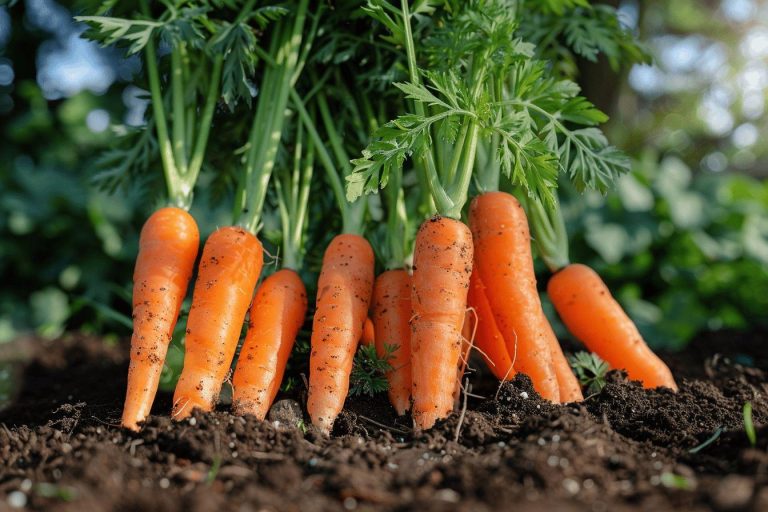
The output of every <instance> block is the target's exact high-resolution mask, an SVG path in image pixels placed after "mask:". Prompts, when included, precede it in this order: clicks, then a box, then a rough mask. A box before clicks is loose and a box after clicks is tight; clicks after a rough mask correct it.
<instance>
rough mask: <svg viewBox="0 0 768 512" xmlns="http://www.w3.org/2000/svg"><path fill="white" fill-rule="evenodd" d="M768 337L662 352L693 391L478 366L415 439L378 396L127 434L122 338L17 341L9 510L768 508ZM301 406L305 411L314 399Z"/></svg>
mask: <svg viewBox="0 0 768 512" xmlns="http://www.w3.org/2000/svg"><path fill="white" fill-rule="evenodd" d="M765 339H766V337H765V334H761V333H753V334H734V333H719V334H713V335H708V336H706V337H702V338H700V339H699V340H697V341H696V342H694V343H693V344H692V345H690V347H689V348H688V349H687V351H686V352H684V353H681V354H674V355H665V356H664V357H665V359H666V360H667V361H668V362H669V364H670V366H671V367H672V369H673V372H675V374H676V376H677V378H678V382H679V383H680V392H679V393H672V392H671V391H667V390H662V389H660V390H652V391H647V390H643V389H642V388H641V387H640V386H638V385H637V384H636V383H633V382H629V381H627V379H626V376H625V375H623V374H622V373H620V372H612V373H611V374H609V379H608V381H609V382H608V384H607V385H606V386H605V388H604V389H603V390H602V392H600V393H599V394H597V395H594V396H591V397H589V398H587V400H586V401H585V402H583V403H582V404H570V405H562V406H556V405H552V404H550V403H548V402H545V401H542V400H541V399H540V398H539V397H538V395H537V394H536V393H535V391H533V389H532V387H531V385H530V381H529V380H528V378H527V377H525V376H522V375H519V376H518V377H517V378H516V379H515V380H514V381H512V382H511V383H507V384H504V385H503V386H501V387H499V386H498V385H497V384H496V383H495V382H494V381H493V379H492V377H491V376H490V375H489V374H487V373H485V372H483V371H482V369H481V368H479V366H481V365H482V363H476V364H474V366H476V367H478V370H477V371H475V373H473V374H471V376H470V382H471V383H472V386H473V389H474V391H473V392H472V394H473V395H476V396H470V397H468V400H467V407H466V410H463V411H462V409H463V408H460V409H459V410H458V411H457V412H456V413H454V414H453V415H452V416H451V417H449V418H448V419H447V420H445V421H443V422H441V423H439V424H438V426H437V427H436V428H435V429H433V430H431V431H429V432H426V433H422V434H414V433H413V431H412V429H411V422H410V419H408V418H397V417H396V416H395V414H394V411H393V410H392V408H391V407H390V406H389V404H388V402H387V400H386V396H385V395H381V396H376V397H374V398H365V399H360V398H356V399H350V400H348V403H347V407H346V409H345V412H344V413H343V414H342V417H341V418H339V420H338V421H337V423H336V426H335V429H334V432H333V435H332V436H331V438H324V437H322V436H320V435H318V434H316V433H314V432H313V431H312V430H311V428H307V427H305V426H304V423H303V422H302V423H299V425H295V424H290V423H291V422H288V424H286V423H285V422H283V423H277V424H276V423H275V422H270V421H267V422H261V421H258V420H256V419H254V418H252V417H244V418H243V417H237V416H233V415H231V414H230V413H229V412H228V411H227V410H226V407H224V406H222V407H221V408H220V410H218V411H216V412H214V413H210V414H200V413H195V414H194V415H193V416H192V417H191V418H190V419H188V420H185V421H183V422H181V423H174V422H171V421H170V419H169V418H168V414H167V413H168V411H169V410H170V396H169V395H167V394H161V395H160V396H159V397H158V399H157V400H156V403H155V408H154V412H155V413H156V416H152V417H151V418H150V419H149V421H148V422H147V424H146V426H145V427H144V429H143V430H142V432H141V433H132V432H128V431H125V430H122V429H121V428H120V427H119V426H118V423H119V418H120V407H121V405H122V399H123V396H124V391H125V388H124V386H125V375H126V372H127V361H126V355H127V348H126V346H109V345H107V344H105V343H104V342H103V341H102V340H100V339H97V338H94V337H88V336H84V335H77V334H72V335H68V336H66V337H65V338H63V339H60V340H54V341H50V342H43V341H39V340H25V341H20V342H18V343H23V344H24V346H23V347H21V349H20V350H18V352H19V353H24V354H27V356H26V359H27V360H28V361H27V363H26V365H25V366H26V368H25V371H24V373H23V386H22V388H21V390H20V393H19V394H18V396H17V397H16V400H15V402H14V404H13V405H12V406H10V407H9V408H6V409H5V410H3V411H0V510H5V509H11V507H19V508H29V509H34V510H72V511H86V510H119V511H123V510H142V511H150V510H163V511H175V510H179V511H181V510H184V511H198V510H199V511H204V510H205V511H207V510H236V511H273V510H274V511H277V510H280V511H283V510H286V511H291V510H302V511H324V510H360V511H365V510H424V511H431V510H466V511H470V510H471V511H485V510H515V511H533V510H559V511H576V510H589V511H594V512H600V511H635V510H653V511H654V512H659V511H663V510H673V509H674V510H691V511H698V510H722V511H728V510H752V511H756V512H757V511H766V510H768V451H767V447H768V427H766V425H768V343H765ZM0 355H1V354H0ZM299 381H301V380H300V379H299ZM289 398H294V399H296V400H298V401H299V402H300V403H302V404H303V403H304V396H303V391H302V390H298V391H296V392H294V394H293V396H291V397H289ZM746 402H751V404H752V408H753V412H752V417H753V421H754V424H755V426H756V428H755V430H756V437H757V443H756V445H755V446H754V447H753V446H752V445H751V444H750V441H749V439H748V437H747V435H746V433H745V428H744V419H743V407H744V404H745V403H746ZM286 410H290V407H288V408H286ZM718 433H719V434H718ZM715 435H717V437H716V439H714V441H712V442H711V443H710V444H708V445H706V446H704V447H702V446H701V445H702V444H703V443H705V442H706V441H707V440H708V439H710V438H712V437H713V436H715ZM697 447H698V448H697Z"/></svg>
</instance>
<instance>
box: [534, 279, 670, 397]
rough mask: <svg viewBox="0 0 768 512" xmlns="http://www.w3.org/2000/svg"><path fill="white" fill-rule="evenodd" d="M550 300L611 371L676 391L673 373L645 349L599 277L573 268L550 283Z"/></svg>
mask: <svg viewBox="0 0 768 512" xmlns="http://www.w3.org/2000/svg"><path fill="white" fill-rule="evenodd" d="M547 291H548V292H549V297H550V299H552V303H553V304H554V305H555V309H557V312H558V313H559V314H560V318H562V319H563V322H564V323H565V325H566V326H567V327H568V329H569V330H570V331H571V332H572V333H573V335H574V336H576V337H577V338H578V339H579V340H581V341H582V342H583V343H584V344H585V345H586V346H587V348H588V349H589V350H591V351H592V352H595V353H596V354H597V355H599V356H600V357H602V358H603V359H604V360H605V361H606V362H607V363H608V364H609V365H611V367H612V368H624V369H626V370H627V374H628V375H629V378H630V379H634V380H639V381H642V383H643V386H645V387H646V388H655V387H659V386H665V387H668V388H672V389H675V390H676V389H677V384H675V379H674V377H672V372H670V371H669V368H668V367H667V365H666V364H664V362H663V361H662V360H661V359H659V357H658V356H657V355H656V354H654V353H653V352H652V351H651V349H650V348H648V345H646V343H645V341H644V340H643V337H642V336H641V335H640V332H639V331H638V330H637V327H636V326H635V324H634V323H633V322H632V320H631V319H630V318H629V317H628V316H627V314H626V313H625V312H624V310H623V309H622V308H621V306H620V305H619V303H618V302H616V300H615V299H614V298H613V296H612V295H611V292H610V290H608V287H607V286H606V285H605V283H604V282H603V280H602V279H601V278H600V276H599V275H598V274H597V273H596V272H595V271H594V270H592V269H591V268H589V267H587V266H586V265H580V264H572V265H568V266H567V267H565V268H563V269H562V270H560V271H559V272H557V273H556V274H555V275H554V276H552V278H551V279H550V280H549V285H548V287H547Z"/></svg>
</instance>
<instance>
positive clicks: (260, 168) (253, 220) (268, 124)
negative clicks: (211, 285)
mask: <svg viewBox="0 0 768 512" xmlns="http://www.w3.org/2000/svg"><path fill="white" fill-rule="evenodd" d="M308 3H309V0H301V1H300V2H299V5H298V7H297V9H296V17H295V19H294V22H293V27H292V29H291V30H290V31H289V32H288V33H287V37H286V34H283V33H282V32H283V31H281V30H279V29H278V30H276V35H275V39H274V40H273V48H274V50H275V54H276V58H275V61H276V64H277V66H276V67H270V68H269V69H268V70H267V71H266V72H265V74H264V82H265V83H267V84H270V85H272V86H273V88H274V89H272V90H274V91H275V92H274V93H269V94H267V92H266V91H264V90H262V94H261V95H260V96H259V102H258V105H257V114H256V117H255V118H254V123H253V126H252V128H251V137H250V140H251V147H250V150H249V153H248V156H247V159H246V169H245V181H246V192H245V200H246V204H247V208H246V211H245V213H244V214H243V215H241V217H240V224H242V225H244V226H245V227H246V229H248V230H249V231H251V232H253V233H255V232H256V231H258V229H259V223H260V220H261V211H262V209H263V207H264V201H265V199H266V196H267V186H268V185H269V178H270V176H271V175H272V170H273V168H274V165H275V158H276V156H277V151H278V149H279V146H280V138H281V134H282V131H283V121H284V119H285V109H286V106H287V104H288V95H289V91H290V90H292V88H293V83H292V80H293V79H294V77H298V74H297V73H295V71H296V68H297V64H298V60H299V52H300V51H301V41H302V34H303V32H304V21H305V18H306V14H307V4H308ZM262 112H266V114H265V115H262Z"/></svg>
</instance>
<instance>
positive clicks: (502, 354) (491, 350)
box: [467, 266, 515, 380]
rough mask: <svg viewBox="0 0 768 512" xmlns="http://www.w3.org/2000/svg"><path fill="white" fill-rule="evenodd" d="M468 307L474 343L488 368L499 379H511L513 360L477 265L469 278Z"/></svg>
mask: <svg viewBox="0 0 768 512" xmlns="http://www.w3.org/2000/svg"><path fill="white" fill-rule="evenodd" d="M467 302H468V303H469V307H470V308H472V309H473V310H474V313H473V314H472V313H471V314H470V318H471V320H472V324H473V327H474V329H473V330H474V331H475V332H474V336H475V339H474V345H475V346H476V347H477V348H478V352H480V355H481V356H482V357H483V359H484V360H485V363H486V364H487V365H488V368H489V369H490V370H491V373H493V375H494V376H496V378H497V379H500V380H512V379H513V378H514V377H515V371H514V369H513V367H512V365H513V363H514V361H513V360H512V358H513V357H514V356H510V354H509V352H508V351H507V345H506V343H505V342H504V336H502V335H501V332H499V328H498V326H497V325H496V319H495V318H494V316H493V311H492V310H491V306H490V304H488V298H487V297H486V296H485V286H484V285H483V281H482V280H481V279H480V275H479V274H478V272H477V267H476V266H475V270H474V271H473V272H472V276H471V277H470V279H469V295H468V297H467Z"/></svg>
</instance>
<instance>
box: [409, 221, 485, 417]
mask: <svg viewBox="0 0 768 512" xmlns="http://www.w3.org/2000/svg"><path fill="white" fill-rule="evenodd" d="M472 252H473V246H472V234H471V233H470V231H469V228H467V226H466V225H465V224H464V223H462V222H461V221H458V220H454V219H451V218H449V217H440V216H436V217H433V218H431V219H429V220H427V221H425V222H423V223H422V224H421V227H420V228H419V232H418V233H417V235H416V244H415V248H414V261H413V263H414V266H413V278H412V292H411V308H412V311H413V316H412V318H411V377H412V380H413V387H412V394H413V420H414V423H415V425H416V427H417V428H419V429H428V428H431V427H432V426H433V425H434V424H435V421H437V420H438V419H441V418H445V417H446V416H447V415H448V414H449V413H450V412H451V409H452V408H453V391H454V383H455V381H456V369H457V367H458V364H459V360H460V358H461V347H462V325H463V323H464V315H465V310H466V308H467V289H468V288H469V276H470V274H471V273H472Z"/></svg>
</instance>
